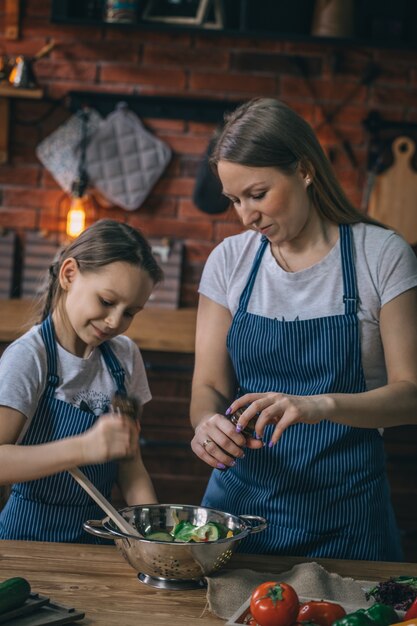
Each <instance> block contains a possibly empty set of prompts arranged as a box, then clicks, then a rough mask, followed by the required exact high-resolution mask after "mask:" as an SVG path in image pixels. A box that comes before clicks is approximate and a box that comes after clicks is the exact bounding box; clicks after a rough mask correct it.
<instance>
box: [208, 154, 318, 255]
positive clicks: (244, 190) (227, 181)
mask: <svg viewBox="0 0 417 626" xmlns="http://www.w3.org/2000/svg"><path fill="white" fill-rule="evenodd" d="M217 171H218V175H219V177H220V180H221V182H222V185H223V193H224V195H225V196H227V197H228V198H230V200H231V201H232V202H233V206H234V208H235V210H236V212H237V214H238V216H239V218H240V220H241V222H242V224H243V225H244V226H245V227H246V228H251V229H252V230H256V231H258V232H260V233H261V234H263V235H265V236H266V237H267V238H268V239H269V241H270V242H271V243H272V244H280V243H282V242H287V241H291V240H292V239H294V238H295V237H297V236H298V235H299V234H300V232H301V231H302V230H303V228H304V227H305V226H306V224H307V222H308V221H309V219H310V218H311V214H312V211H313V206H312V203H311V200H310V198H309V196H308V194H307V186H308V184H309V179H308V173H307V172H305V171H303V170H302V169H301V168H300V167H299V166H298V167H297V169H296V171H295V172H294V174H284V173H283V172H281V171H280V170H279V169H278V168H275V167H249V166H246V165H240V164H237V163H232V162H230V161H219V162H218V164H217Z"/></svg>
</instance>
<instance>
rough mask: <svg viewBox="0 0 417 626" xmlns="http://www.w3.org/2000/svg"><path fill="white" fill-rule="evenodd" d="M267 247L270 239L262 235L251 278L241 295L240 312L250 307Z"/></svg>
mask: <svg viewBox="0 0 417 626" xmlns="http://www.w3.org/2000/svg"><path fill="white" fill-rule="evenodd" d="M267 245H268V239H267V237H265V236H264V235H262V238H261V243H260V246H259V248H258V251H257V253H256V256H255V259H254V261H253V264H252V268H251V271H250V274H249V278H248V280H247V283H246V285H245V288H244V290H243V291H242V293H241V295H240V300H239V307H238V310H239V311H240V312H246V309H247V307H248V302H249V299H250V297H251V294H252V289H253V285H254V284H255V279H256V275H257V273H258V269H259V266H260V264H261V261H262V257H263V255H264V252H265V250H266V247H267Z"/></svg>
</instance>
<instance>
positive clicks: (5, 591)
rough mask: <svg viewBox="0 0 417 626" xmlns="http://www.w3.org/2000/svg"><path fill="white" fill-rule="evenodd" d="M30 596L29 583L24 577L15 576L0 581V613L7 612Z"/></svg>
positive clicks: (20, 604)
mask: <svg viewBox="0 0 417 626" xmlns="http://www.w3.org/2000/svg"><path fill="white" fill-rule="evenodd" d="M29 596H30V584H29V583H28V581H27V580H26V578H21V577H20V576H15V577H14V578H8V579H7V580H4V581H3V582H2V583H0V613H7V611H12V610H13V609H17V608H18V607H19V606H22V604H24V603H25V602H26V600H27V599H28V598H29Z"/></svg>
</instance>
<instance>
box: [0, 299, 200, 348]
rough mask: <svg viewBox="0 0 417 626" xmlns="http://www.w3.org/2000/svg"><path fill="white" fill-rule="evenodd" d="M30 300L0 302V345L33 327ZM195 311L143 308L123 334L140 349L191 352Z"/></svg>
mask: <svg viewBox="0 0 417 626" xmlns="http://www.w3.org/2000/svg"><path fill="white" fill-rule="evenodd" d="M35 307H36V305H35V303H34V302H33V301H32V300H23V299H22V300H20V299H14V300H0V343H10V342H12V341H14V340H15V339H17V338H18V337H19V336H20V335H22V334H23V333H24V332H26V330H28V329H29V328H30V326H31V325H32V322H31V320H33V319H34V318H35V317H36V308H35ZM195 320H196V309H193V308H187V309H161V308H156V307H154V308H152V307H146V308H145V309H144V310H143V311H141V312H140V313H139V314H138V315H136V317H135V318H134V319H133V322H132V324H131V326H130V328H129V330H128V331H127V333H126V335H127V336H128V337H130V338H131V339H133V340H134V341H135V342H136V343H137V344H138V345H139V347H140V348H141V349H142V350H155V351H160V352H182V353H193V352H194V336H195Z"/></svg>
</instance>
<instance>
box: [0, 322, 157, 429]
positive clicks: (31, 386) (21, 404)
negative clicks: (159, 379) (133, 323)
mask: <svg viewBox="0 0 417 626" xmlns="http://www.w3.org/2000/svg"><path fill="white" fill-rule="evenodd" d="M109 345H110V347H111V348H112V350H113V352H114V354H115V356H116V358H117V360H118V361H119V364H120V366H121V367H122V368H123V369H124V370H125V388H126V392H127V393H128V394H129V395H132V396H134V397H136V398H137V399H138V400H139V401H140V403H141V404H145V403H146V402H149V400H150V399H151V397H152V396H151V393H150V390H149V385H148V380H147V377H146V371H145V366H144V363H143V359H142V355H141V354H140V351H139V349H138V347H137V346H136V344H135V343H134V342H133V341H132V340H131V339H129V338H128V337H125V336H123V335H120V336H118V337H115V338H114V339H111V340H110V342H109ZM57 370H58V371H57V374H58V376H59V384H58V387H57V388H56V393H55V397H56V398H57V399H59V400H64V401H65V402H68V403H69V404H72V405H73V406H76V407H78V408H81V409H83V410H85V411H91V412H92V413H94V414H95V415H100V414H101V413H102V412H103V410H104V409H105V408H106V407H108V406H109V404H110V402H111V399H112V397H113V394H114V392H115V390H116V383H115V381H114V378H113V376H112V375H111V373H110V371H109V369H108V367H107V365H106V363H105V361H104V357H103V355H102V353H101V350H100V349H99V348H95V349H94V350H93V351H92V352H91V354H90V355H89V356H88V358H86V359H84V358H81V357H78V356H75V355H74V354H71V353H70V352H67V350H65V349H64V348H62V346H60V345H59V344H57ZM46 378H47V357H46V349H45V345H44V342H43V339H42V336H41V332H40V325H35V326H33V327H32V328H31V329H30V330H29V331H28V332H27V333H25V334H24V335H22V337H20V338H19V339H17V340H16V341H14V342H13V343H12V344H11V345H10V346H8V348H7V349H6V350H5V351H4V353H3V355H2V357H1V359H0V405H3V406H8V407H11V408H13V409H16V410H17V411H20V412H21V413H23V415H25V416H26V417H27V418H28V422H30V420H31V418H32V417H33V415H34V413H35V411H36V408H37V406H38V403H39V401H40V398H41V396H42V394H43V391H44V389H45V384H46ZM27 426H28V423H27V424H26V427H27ZM25 430H26V428H25Z"/></svg>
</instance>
